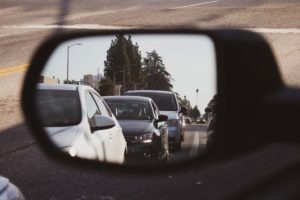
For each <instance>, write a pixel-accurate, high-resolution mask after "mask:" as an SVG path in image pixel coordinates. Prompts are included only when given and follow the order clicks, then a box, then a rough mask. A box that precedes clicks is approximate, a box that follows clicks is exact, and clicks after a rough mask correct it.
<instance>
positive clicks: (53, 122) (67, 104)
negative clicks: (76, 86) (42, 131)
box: [36, 90, 81, 127]
mask: <svg viewBox="0 0 300 200" xmlns="http://www.w3.org/2000/svg"><path fill="white" fill-rule="evenodd" d="M36 100H37V106H38V110H39V111H40V112H39V116H40V119H41V121H42V124H43V126H45V127H61V126H72V125H76V124H78V123H79V122H80V120H81V106H80V100H79V95H78V93H77V91H62V90H38V91H37V99H36Z"/></svg>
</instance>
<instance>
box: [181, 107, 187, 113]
mask: <svg viewBox="0 0 300 200" xmlns="http://www.w3.org/2000/svg"><path fill="white" fill-rule="evenodd" d="M179 113H182V114H183V115H186V114H187V109H186V107H181V109H180V112H179Z"/></svg>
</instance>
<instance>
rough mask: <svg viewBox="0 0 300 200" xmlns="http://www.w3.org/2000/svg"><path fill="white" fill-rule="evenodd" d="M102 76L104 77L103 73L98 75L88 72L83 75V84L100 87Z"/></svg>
mask: <svg viewBox="0 0 300 200" xmlns="http://www.w3.org/2000/svg"><path fill="white" fill-rule="evenodd" d="M101 78H102V75H101V74H97V75H92V74H86V75H83V84H84V85H89V86H91V87H93V88H96V89H98V88H99V82H100V80H101Z"/></svg>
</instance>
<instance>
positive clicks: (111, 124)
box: [36, 84, 127, 164]
mask: <svg viewBox="0 0 300 200" xmlns="http://www.w3.org/2000/svg"><path fill="white" fill-rule="evenodd" d="M36 102H37V110H38V111H39V117H40V119H41V123H42V124H43V127H45V131H46V132H47V134H49V136H50V138H51V139H52V141H53V142H54V143H55V144H56V145H57V146H58V147H59V148H60V149H62V150H63V151H64V152H66V153H68V154H69V155H70V156H72V157H80V158H85V159H92V160H99V161H104V162H109V163H120V164H121V163H123V162H124V156H125V153H126V151H127V144H126V141H125V138H124V136H123V132H122V128H121V126H120V125H119V123H118V121H117V120H116V118H115V117H114V115H113V114H112V112H111V111H110V109H109V107H108V106H107V105H106V103H105V102H104V101H103V99H102V98H101V96H100V95H99V94H98V92H96V91H95V90H94V89H93V88H91V87H89V86H84V85H64V84H39V85H38V88H37V101H36Z"/></svg>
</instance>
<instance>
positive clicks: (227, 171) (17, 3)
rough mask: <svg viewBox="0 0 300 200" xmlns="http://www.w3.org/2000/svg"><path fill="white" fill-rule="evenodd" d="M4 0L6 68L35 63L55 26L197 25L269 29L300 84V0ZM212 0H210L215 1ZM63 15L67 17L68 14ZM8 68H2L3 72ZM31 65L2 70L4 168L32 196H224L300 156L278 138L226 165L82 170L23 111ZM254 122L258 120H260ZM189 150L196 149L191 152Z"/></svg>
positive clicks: (0, 159) (0, 16)
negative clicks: (48, 145) (53, 148)
mask: <svg viewBox="0 0 300 200" xmlns="http://www.w3.org/2000/svg"><path fill="white" fill-rule="evenodd" d="M65 2H71V3H70V5H69V7H68V8H69V9H65V10H64V12H63V13H61V12H60V10H59V9H58V7H60V6H61V5H62V3H61V2H60V1H51V0H45V1H37V0H36V1H22V0H11V1H1V2H0V6H1V9H0V46H1V48H0V69H1V70H2V69H6V68H7V67H11V66H16V65H21V64H26V63H29V61H30V58H31V55H32V53H33V50H34V49H35V48H36V47H37V46H38V44H39V43H40V42H41V41H42V40H43V39H45V37H46V36H48V35H49V34H51V33H52V32H53V31H55V30H54V29H53V28H55V27H53V26H51V25H55V24H60V23H61V22H62V21H65V22H66V23H67V24H68V25H72V26H70V27H69V28H75V27H81V26H82V24H90V25H91V24H92V25H95V24H96V25H99V26H104V28H105V26H109V27H110V28H111V26H113V27H116V28H118V27H120V26H121V27H152V26H160V27H166V26H176V25H193V26H196V27H220V26H221V27H239V28H266V29H268V30H274V32H273V33H270V32H268V31H262V32H263V34H264V36H265V37H266V38H267V40H268V41H269V42H270V43H271V46H272V47H273V48H274V52H275V54H276V56H277V57H278V58H277V60H278V62H279V64H280V66H279V67H280V70H281V72H282V75H283V78H284V80H285V82H286V83H288V84H290V85H300V82H299V81H300V67H299V63H300V50H299V48H300V37H299V33H297V31H294V32H293V31H291V32H287V33H282V30H290V29H296V30H298V29H299V28H300V20H299V19H300V2H299V1H298V0H248V1H242V0H218V1H205V0H198V1H197V0H185V1H183V0H178V1H174V0H166V1H161V0H153V1H147V0H127V1H117V0H92V1H89V3H86V2H85V1H80V0H76V1H65ZM209 2H210V3H209ZM58 16H65V17H64V18H61V17H58ZM0 74H1V73H0ZM23 76H24V72H20V71H16V72H15V73H12V74H8V75H3V76H2V75H0V91H1V94H0V113H1V117H0V130H1V133H0V174H2V175H4V176H6V177H8V178H10V179H11V181H12V182H14V183H15V184H16V185H18V186H19V187H20V189H21V190H22V191H23V193H24V194H25V196H26V197H27V199H37V200H39V199H52V200H57V199H63V200H64V199H82V200H85V199H199V198H201V199H223V198H225V197H228V196H230V195H232V194H234V193H236V192H237V191H239V190H241V189H243V188H245V187H247V186H248V185H249V184H250V185H251V184H255V183H256V182H258V181H259V180H262V179H263V178H265V177H267V176H268V175H270V174H272V173H274V172H277V171H280V170H281V169H283V168H284V167H286V166H289V165H290V164H292V163H295V162H297V161H298V162H299V160H300V156H299V155H300V154H299V152H300V147H298V146H295V145H292V144H272V145H269V146H266V147H263V148H261V149H257V150H255V151H253V152H249V154H248V155H244V156H242V157H237V158H234V159H232V160H228V161H222V162H220V163H218V164H202V165H199V166H197V167H195V168H187V169H185V170H175V171H173V170H170V172H169V173H164V174H151V175H149V174H147V172H145V174H143V175H138V174H135V173H133V174H130V175H128V174H120V173H118V174H112V173H109V172H107V171H102V170H101V169H99V170H93V171H91V170H87V169H76V168H71V167H67V166H65V165H62V164H59V163H57V162H55V161H53V160H51V159H49V158H48V157H47V156H46V155H45V154H44V153H43V152H42V150H41V149H40V147H39V145H38V144H36V142H35V139H34V138H33V137H32V136H31V134H30V131H29V129H28V128H27V127H26V125H25V124H24V119H23V117H22V114H21V112H20V101H19V92H20V88H21V86H22V79H23ZM251 126H255V124H252V125H251ZM187 152H188V151H187Z"/></svg>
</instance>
